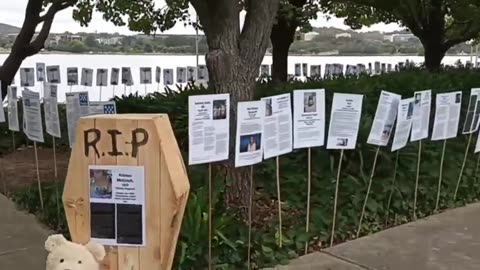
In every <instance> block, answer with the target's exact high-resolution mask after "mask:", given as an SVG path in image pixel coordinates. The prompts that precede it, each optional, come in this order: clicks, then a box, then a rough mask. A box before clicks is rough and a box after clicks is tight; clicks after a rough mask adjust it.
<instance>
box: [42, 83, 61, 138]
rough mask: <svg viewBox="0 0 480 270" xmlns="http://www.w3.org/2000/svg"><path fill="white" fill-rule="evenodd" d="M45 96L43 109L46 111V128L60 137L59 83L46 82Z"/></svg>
mask: <svg viewBox="0 0 480 270" xmlns="http://www.w3.org/2000/svg"><path fill="white" fill-rule="evenodd" d="M44 85H45V87H44V89H45V97H44V99H43V110H44V111H45V128H46V130H47V133H48V134H49V135H51V136H53V137H57V138H60V137H61V132H60V120H59V116H58V100H57V94H58V91H57V85H55V84H49V83H46V82H45V83H44Z"/></svg>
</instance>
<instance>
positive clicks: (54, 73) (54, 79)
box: [47, 66, 61, 84]
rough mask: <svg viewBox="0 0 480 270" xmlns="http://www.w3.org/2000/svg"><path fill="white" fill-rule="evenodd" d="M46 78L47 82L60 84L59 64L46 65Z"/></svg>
mask: <svg viewBox="0 0 480 270" xmlns="http://www.w3.org/2000/svg"><path fill="white" fill-rule="evenodd" d="M47 80H48V82H49V83H55V84H60V83H61V80H60V66H48V67H47Z"/></svg>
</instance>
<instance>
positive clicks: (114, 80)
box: [110, 68, 120, 85]
mask: <svg viewBox="0 0 480 270" xmlns="http://www.w3.org/2000/svg"><path fill="white" fill-rule="evenodd" d="M119 78H120V69H119V68H112V72H111V74H110V84H111V85H118V80H119Z"/></svg>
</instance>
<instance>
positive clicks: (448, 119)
mask: <svg viewBox="0 0 480 270" xmlns="http://www.w3.org/2000/svg"><path fill="white" fill-rule="evenodd" d="M436 99H437V100H436V106H435V107H436V111H435V122H434V125H433V133H432V141H437V140H447V139H452V138H455V137H457V132H458V125H459V121H460V110H461V109H462V92H461V91H458V92H451V93H443V94H437V97H436Z"/></svg>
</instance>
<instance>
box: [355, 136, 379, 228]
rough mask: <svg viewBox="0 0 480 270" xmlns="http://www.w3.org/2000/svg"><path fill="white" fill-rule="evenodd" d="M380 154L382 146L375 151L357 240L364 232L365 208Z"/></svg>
mask: <svg viewBox="0 0 480 270" xmlns="http://www.w3.org/2000/svg"><path fill="white" fill-rule="evenodd" d="M379 152H380V146H377V151H375V158H374V159H373V167H372V172H371V174H370V180H369V181H368V188H367V195H365V201H364V202H363V207H362V214H361V215H360V221H359V222H358V229H357V238H358V237H359V236H360V232H361V230H362V222H363V217H364V215H365V208H366V207H367V202H368V196H369V195H370V190H371V188H372V182H373V176H374V175H375V167H376V166H377V160H378V153H379Z"/></svg>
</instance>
